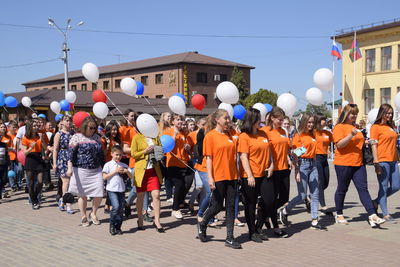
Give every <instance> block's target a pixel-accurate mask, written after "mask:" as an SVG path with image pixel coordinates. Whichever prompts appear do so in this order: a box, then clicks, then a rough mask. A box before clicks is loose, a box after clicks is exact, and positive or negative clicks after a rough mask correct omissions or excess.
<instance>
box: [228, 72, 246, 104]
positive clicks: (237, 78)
mask: <svg viewBox="0 0 400 267" xmlns="http://www.w3.org/2000/svg"><path fill="white" fill-rule="evenodd" d="M231 82H232V83H233V84H234V85H236V87H237V88H238V90H239V102H240V103H243V101H244V100H245V98H246V97H247V96H248V95H249V92H248V90H246V88H245V86H246V80H245V79H244V76H243V71H241V70H239V69H238V67H237V66H235V67H234V68H233V71H232V77H231Z"/></svg>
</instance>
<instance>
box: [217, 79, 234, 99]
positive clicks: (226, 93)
mask: <svg viewBox="0 0 400 267" xmlns="http://www.w3.org/2000/svg"><path fill="white" fill-rule="evenodd" d="M217 97H218V99H219V100H221V101H222V102H223V103H228V104H236V103H237V102H238V101H239V90H238V88H237V87H236V85H234V84H233V83H231V82H228V81H225V82H222V83H220V84H218V86H217Z"/></svg>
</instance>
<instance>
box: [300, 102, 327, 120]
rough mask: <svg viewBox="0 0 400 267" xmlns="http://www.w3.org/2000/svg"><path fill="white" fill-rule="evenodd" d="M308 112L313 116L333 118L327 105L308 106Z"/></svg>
mask: <svg viewBox="0 0 400 267" xmlns="http://www.w3.org/2000/svg"><path fill="white" fill-rule="evenodd" d="M306 112H308V113H311V114H317V113H321V114H323V115H324V116H326V117H331V116H332V112H331V111H330V110H329V109H328V107H327V105H326V103H324V104H322V105H321V106H314V105H311V104H307V107H306Z"/></svg>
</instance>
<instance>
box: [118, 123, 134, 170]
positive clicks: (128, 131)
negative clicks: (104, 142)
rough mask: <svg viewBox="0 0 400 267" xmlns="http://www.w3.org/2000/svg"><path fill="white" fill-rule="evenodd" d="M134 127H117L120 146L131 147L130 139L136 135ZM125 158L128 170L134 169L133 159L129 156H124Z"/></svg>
mask: <svg viewBox="0 0 400 267" xmlns="http://www.w3.org/2000/svg"><path fill="white" fill-rule="evenodd" d="M136 133H137V132H136V130H135V127H133V126H121V127H119V138H120V139H121V142H122V145H124V144H127V145H128V146H129V147H131V144H132V139H133V137H134V136H135V134H136ZM124 157H125V158H129V168H134V167H135V159H134V158H132V157H131V155H130V154H124Z"/></svg>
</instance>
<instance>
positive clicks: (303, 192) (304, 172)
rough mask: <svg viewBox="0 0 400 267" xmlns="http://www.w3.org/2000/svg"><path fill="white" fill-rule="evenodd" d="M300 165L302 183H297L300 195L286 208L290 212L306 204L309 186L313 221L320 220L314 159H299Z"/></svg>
mask: <svg viewBox="0 0 400 267" xmlns="http://www.w3.org/2000/svg"><path fill="white" fill-rule="evenodd" d="M299 163H300V182H299V183H297V190H298V195H297V196H296V197H294V198H293V199H292V200H290V201H289V204H288V205H287V207H286V210H287V211H290V210H291V209H292V208H293V207H294V206H296V205H297V204H299V203H301V202H304V200H305V199H306V197H307V185H308V187H309V188H310V195H311V219H313V220H316V219H318V204H319V203H318V202H319V200H318V198H319V197H318V195H319V190H318V170H317V166H316V164H315V160H313V159H301V158H300V159H299Z"/></svg>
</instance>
